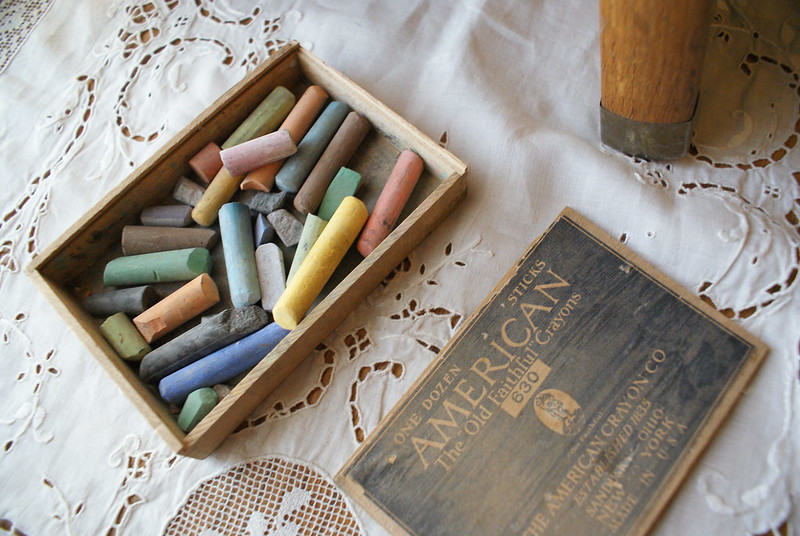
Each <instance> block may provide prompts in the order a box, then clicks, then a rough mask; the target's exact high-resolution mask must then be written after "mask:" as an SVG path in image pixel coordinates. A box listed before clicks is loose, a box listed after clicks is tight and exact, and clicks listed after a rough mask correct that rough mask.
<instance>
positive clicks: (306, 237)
mask: <svg viewBox="0 0 800 536" xmlns="http://www.w3.org/2000/svg"><path fill="white" fill-rule="evenodd" d="M327 224H328V222H327V221H326V220H323V219H322V218H320V217H318V216H315V215H313V214H309V215H308V216H306V223H305V224H304V225H303V232H302V233H301V234H300V242H298V243H297V250H296V251H295V253H294V258H293V259H292V267H291V268H289V275H288V276H286V282H287V283H288V282H289V281H291V280H292V278H293V277H294V274H295V273H297V269H298V268H300V264H302V262H303V260H304V259H305V258H306V255H308V252H309V251H311V246H313V245H314V243H315V242H316V241H317V239H318V238H319V235H320V234H322V230H323V229H324V228H325V226H326V225H327Z"/></svg>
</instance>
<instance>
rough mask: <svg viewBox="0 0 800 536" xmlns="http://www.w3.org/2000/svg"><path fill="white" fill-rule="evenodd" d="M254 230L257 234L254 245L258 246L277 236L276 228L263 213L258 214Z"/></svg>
mask: <svg viewBox="0 0 800 536" xmlns="http://www.w3.org/2000/svg"><path fill="white" fill-rule="evenodd" d="M253 230H254V234H255V243H254V245H255V247H256V248H258V246H261V245H263V244H266V243H267V242H272V239H273V238H274V237H275V228H274V227H273V226H272V224H271V223H270V222H269V221H268V220H267V217H266V216H264V215H263V214H257V215H256V223H255V225H254V226H253Z"/></svg>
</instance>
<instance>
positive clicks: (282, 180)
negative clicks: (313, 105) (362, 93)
mask: <svg viewBox="0 0 800 536" xmlns="http://www.w3.org/2000/svg"><path fill="white" fill-rule="evenodd" d="M349 112H350V107H349V106H347V105H346V104H344V103H341V102H339V101H333V102H331V103H330V104H329V105H328V106H327V107H326V108H325V111H324V112H322V115H320V116H319V119H317V120H316V121H315V122H314V125H313V126H312V127H311V129H310V130H309V131H308V133H307V134H306V135H305V136H304V137H303V139H302V140H301V141H300V143H299V144H298V145H297V152H296V153H294V154H293V155H292V156H290V157H289V158H287V159H286V161H285V162H284V164H283V167H282V168H281V170H280V171H279V172H278V174H277V175H276V176H275V184H276V185H277V186H278V188H280V189H281V191H284V192H291V193H297V191H298V190H300V187H301V186H302V185H303V181H305V180H306V177H308V174H309V173H311V170H312V169H314V165H316V163H317V160H319V157H320V156H321V155H322V153H323V152H324V151H325V148H326V147H327V146H328V143H330V141H331V140H332V139H333V136H334V135H335V134H336V131H337V130H338V129H339V126H341V124H342V122H343V121H344V118H345V117H347V114H348V113H349Z"/></svg>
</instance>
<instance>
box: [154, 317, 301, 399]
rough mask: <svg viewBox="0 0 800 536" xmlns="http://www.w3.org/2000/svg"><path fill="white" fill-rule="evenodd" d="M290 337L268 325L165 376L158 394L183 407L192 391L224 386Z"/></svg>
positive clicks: (278, 327) (273, 325)
mask: <svg viewBox="0 0 800 536" xmlns="http://www.w3.org/2000/svg"><path fill="white" fill-rule="evenodd" d="M288 333H289V331H288V330H285V329H283V328H282V327H280V326H279V325H277V324H275V323H274V322H273V323H272V324H268V325H267V326H265V327H263V328H261V329H260V330H258V331H256V332H255V333H251V334H250V335H248V336H247V337H244V338H243V339H240V340H239V341H237V342H235V343H233V344H230V345H228V346H225V347H223V348H220V349H219V350H217V351H216V352H213V353H211V354H209V355H207V356H205V357H204V358H202V359H199V360H197V361H195V362H194V363H192V364H191V365H189V366H186V367H184V368H182V369H180V370H177V371H175V372H173V373H172V374H170V375H169V376H166V377H165V378H163V379H162V380H161V381H160V382H159V383H158V391H159V393H160V394H161V397H162V398H163V399H164V400H166V401H168V402H170V403H172V404H175V405H181V404H182V403H183V401H184V400H185V399H186V397H187V396H188V395H189V393H191V392H192V391H194V390H196V389H199V388H200V387H210V386H212V385H216V384H218V383H223V382H225V381H227V380H229V379H230V378H233V377H234V376H236V375H237V374H241V373H242V372H245V371H247V370H250V369H251V368H253V367H254V366H256V365H257V364H258V363H259V361H261V360H262V359H263V358H264V357H265V356H266V355H267V354H269V353H270V352H271V351H272V349H273V348H275V346H277V345H278V343H279V342H281V341H282V340H283V338H284V337H285V336H286V335H287V334H288Z"/></svg>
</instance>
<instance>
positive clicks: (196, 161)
mask: <svg viewBox="0 0 800 536" xmlns="http://www.w3.org/2000/svg"><path fill="white" fill-rule="evenodd" d="M219 152H220V148H219V145H217V144H216V143H214V142H213V141H212V142H209V143H208V144H207V145H206V146H205V147H203V148H202V149H200V152H198V153H197V154H196V155H194V156H193V157H192V158H190V159H189V167H190V168H192V169H193V170H194V172H195V173H196V174H197V176H198V178H199V179H200V180H201V181H203V182H204V183H206V184H208V183H209V182H211V179H213V178H214V175H216V174H217V172H218V171H219V168H221V167H222V159H220V157H219Z"/></svg>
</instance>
